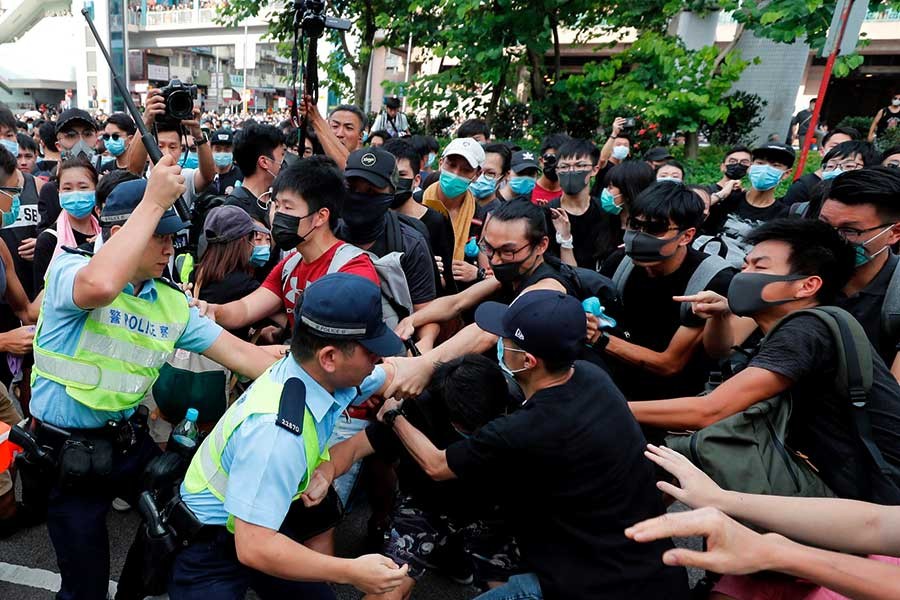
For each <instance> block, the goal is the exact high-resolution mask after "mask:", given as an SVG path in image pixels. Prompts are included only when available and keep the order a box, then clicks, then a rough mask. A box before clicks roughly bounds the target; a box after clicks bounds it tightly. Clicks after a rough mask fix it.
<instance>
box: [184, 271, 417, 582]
mask: <svg viewBox="0 0 900 600" xmlns="http://www.w3.org/2000/svg"><path fill="white" fill-rule="evenodd" d="M402 352H403V343H402V342H401V340H400V338H399V337H397V336H396V335H395V334H394V332H393V331H391V330H390V329H389V328H388V327H387V326H386V325H385V324H384V321H383V318H382V312H381V292H380V290H379V288H378V286H377V285H375V284H374V283H372V282H371V281H369V280H367V279H365V278H364V277H360V276H358V275H352V274H348V273H334V274H331V275H326V276H325V277H322V278H321V279H319V280H318V281H316V282H314V283H313V284H311V285H309V286H308V287H307V288H306V291H305V292H304V294H303V299H302V305H301V306H300V307H299V308H298V309H297V318H296V321H295V327H294V332H293V337H292V340H291V352H290V355H289V356H286V357H285V358H283V359H282V360H280V361H279V362H277V363H275V364H274V365H273V366H272V368H271V369H269V370H268V371H266V372H265V373H263V374H262V375H261V376H260V377H259V378H258V379H257V380H256V381H255V382H254V383H253V385H252V386H251V387H250V389H248V390H247V392H246V393H245V394H244V395H243V396H241V398H239V399H238V400H237V402H235V403H234V404H233V405H232V406H231V407H230V408H229V409H228V411H227V412H226V413H225V415H224V416H223V417H222V418H221V419H220V420H219V422H218V424H217V425H216V427H215V428H214V429H213V431H212V432H211V433H210V434H209V436H208V437H207V438H206V439H205V440H204V442H203V444H202V445H201V446H200V448H199V449H198V451H197V453H196V454H195V455H194V458H193V460H192V461H191V465H190V467H189V468H188V471H187V475H186V477H185V480H184V483H183V484H182V486H181V497H182V499H183V501H184V503H185V504H186V505H187V507H188V508H189V509H190V510H191V511H192V512H193V513H194V515H195V516H196V517H197V519H198V520H199V521H200V522H201V523H203V527H202V528H200V531H199V533H196V534H195V535H194V536H193V539H192V540H191V543H190V545H189V546H188V547H187V548H185V549H183V550H182V551H181V552H180V553H179V554H178V555H177V557H176V558H175V564H174V568H173V573H172V579H171V583H170V586H169V597H170V598H172V600H184V599H193V598H197V599H201V598H202V599H203V600H208V599H209V598H216V599H217V600H219V599H221V600H225V599H231V598H234V599H238V598H243V597H244V595H245V593H246V591H247V589H248V588H250V587H252V588H253V589H254V590H256V592H257V593H259V594H260V595H261V596H262V597H263V598H334V594H333V592H332V591H331V588H330V587H329V586H328V585H327V584H326V583H322V582H336V583H349V584H352V585H354V586H356V587H357V588H359V589H361V590H363V591H365V592H367V593H372V594H381V593H385V592H388V591H390V590H392V589H394V588H396V587H397V586H398V585H399V584H400V583H401V582H402V581H403V579H404V577H405V575H406V572H407V570H408V566H407V565H404V566H403V567H402V568H401V567H398V566H397V564H396V563H394V562H393V561H392V560H390V559H389V558H387V557H384V556H380V555H367V556H362V557H360V558H356V559H352V560H348V559H342V558H335V557H332V556H328V555H326V554H322V553H319V552H316V551H315V550H312V549H311V548H309V547H307V546H305V545H302V542H304V541H305V540H304V538H303V536H299V535H296V534H295V531H296V530H295V529H294V528H291V527H286V525H292V524H293V523H288V522H287V521H286V520H285V519H286V517H287V516H288V515H289V512H291V513H292V512H295V511H296V510H298V509H299V512H302V511H303V510H304V507H303V505H302V504H300V502H298V501H300V500H301V499H302V503H303V504H307V503H311V502H312V501H311V500H310V497H317V496H318V494H315V493H314V489H316V488H315V486H316V485H319V484H321V481H324V479H323V478H322V476H321V475H320V474H318V473H316V471H315V469H316V467H317V466H318V465H319V464H320V463H321V462H323V461H325V460H328V450H327V443H328V439H329V438H330V437H331V433H332V430H333V429H334V425H335V421H336V420H337V419H339V418H341V413H342V412H343V411H344V410H345V409H346V408H347V407H348V406H350V405H351V404H360V403H362V402H364V401H365V400H366V399H367V398H368V397H369V396H371V395H373V394H378V393H380V391H381V390H383V389H384V388H385V387H386V384H387V381H388V379H389V378H390V377H392V376H393V369H392V367H387V366H381V365H379V366H376V365H375V362H376V361H377V360H378V359H379V357H382V356H391V355H396V354H400V353H402ZM311 483H312V486H313V487H310V485H311ZM325 486H327V482H326V483H325ZM304 492H309V494H308V495H306V496H304ZM331 496H332V497H334V496H335V495H334V494H333V493H332V494H331ZM292 504H293V505H292ZM333 524H334V523H320V524H319V525H320V527H319V530H323V529H325V528H328V527H330V526H332V525H333ZM298 537H299V539H298ZM311 582H319V583H311Z"/></svg>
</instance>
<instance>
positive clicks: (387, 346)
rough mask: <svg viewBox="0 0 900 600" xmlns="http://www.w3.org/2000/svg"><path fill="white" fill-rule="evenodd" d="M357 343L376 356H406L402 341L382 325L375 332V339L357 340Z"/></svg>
mask: <svg viewBox="0 0 900 600" xmlns="http://www.w3.org/2000/svg"><path fill="white" fill-rule="evenodd" d="M359 343H360V344H362V345H363V346H364V347H365V348H366V349H367V350H369V351H370V352H373V353H375V354H377V355H378V356H402V355H404V354H406V347H405V346H404V345H403V340H401V339H400V336H398V335H397V334H396V333H394V332H393V331H392V330H391V328H390V327H388V326H387V325H385V324H384V323H382V324H381V326H380V327H379V328H378V331H376V332H375V337H371V338H366V339H364V340H359Z"/></svg>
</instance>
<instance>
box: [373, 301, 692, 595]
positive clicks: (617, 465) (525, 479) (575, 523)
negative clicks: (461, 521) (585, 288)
mask: <svg viewBox="0 0 900 600" xmlns="http://www.w3.org/2000/svg"><path fill="white" fill-rule="evenodd" d="M584 318H585V317H584V309H583V308H582V306H581V303H580V302H579V301H578V300H577V299H576V298H574V297H572V296H569V295H567V294H564V293H562V292H557V291H553V290H534V291H530V292H525V293H524V294H522V295H521V296H519V297H518V298H516V299H515V300H514V301H513V302H512V304H510V305H508V306H507V305H504V304H500V303H497V302H486V303H484V304H482V305H481V306H479V307H478V309H477V310H476V311H475V322H476V323H477V324H478V326H479V327H480V328H481V329H483V330H484V331H488V332H490V333H492V334H494V335H496V336H498V337H499V340H498V342H497V360H498V362H499V363H500V367H501V368H502V369H504V370H505V371H506V372H507V374H510V375H511V376H512V377H514V378H515V380H516V382H518V383H519V384H520V385H521V387H522V390H523V392H524V394H525V398H526V400H525V403H524V404H523V405H522V407H521V408H519V409H518V410H516V411H515V412H514V413H512V414H511V415H509V416H507V417H501V418H498V419H494V420H493V421H491V422H490V423H488V424H487V425H486V426H484V427H482V428H481V429H480V430H478V431H477V432H475V433H474V434H473V435H472V437H471V438H469V439H465V440H461V441H457V442H454V443H452V444H450V445H449V446H447V448H446V449H444V450H440V449H438V448H437V447H435V446H434V444H432V443H431V442H430V441H429V440H428V438H427V437H425V436H424V435H423V434H422V433H421V432H420V431H419V430H418V429H416V428H415V427H414V426H413V425H412V424H411V423H410V421H409V420H408V419H407V418H406V416H405V415H404V414H403V412H402V404H401V403H400V402H398V401H396V400H394V399H388V400H386V401H385V404H384V406H383V407H382V409H381V412H380V413H379V419H380V420H382V422H384V423H386V424H388V425H390V426H391V427H392V428H393V430H394V432H395V433H396V434H397V436H398V437H399V438H400V440H401V441H402V442H403V445H404V446H405V447H406V448H407V450H409V452H410V454H412V456H413V457H414V458H415V459H416V461H417V462H418V463H419V465H420V466H421V467H422V469H423V470H424V471H425V472H426V473H427V474H428V475H429V476H430V477H431V478H432V479H436V480H447V479H453V478H459V479H461V480H463V481H465V480H472V481H478V482H484V483H482V485H485V486H487V487H488V488H494V489H495V490H496V491H498V492H499V491H500V490H502V492H503V493H502V496H501V497H500V503H501V509H502V510H504V511H505V513H506V514H507V515H508V525H509V528H510V533H511V534H512V535H513V536H514V537H515V538H516V540H517V542H518V544H519V549H520V552H521V556H522V560H523V563H524V564H527V565H529V567H530V568H531V569H532V572H530V573H524V574H521V575H516V576H514V577H512V578H510V579H509V582H508V583H507V584H506V585H505V586H502V587H499V588H495V589H494V590H492V591H490V592H488V593H486V594H484V595H483V596H481V598H483V599H484V600H488V599H508V598H513V597H515V598H566V599H567V600H570V599H574V600H588V599H590V600H594V599H596V598H610V599H613V598H614V599H622V600H624V599H626V598H677V599H684V598H687V597H688V596H689V590H688V585H687V575H686V572H685V571H684V569H681V568H671V567H666V566H664V565H663V564H662V562H661V561H660V560H659V556H660V554H661V553H662V552H665V551H666V550H669V549H671V548H672V547H673V545H672V542H671V540H669V539H665V540H661V541H660V542H659V545H658V546H656V547H655V548H653V549H650V550H648V549H647V548H644V547H642V546H641V545H638V544H632V543H630V542H629V541H628V540H627V539H625V538H624V536H622V534H621V532H622V531H623V530H624V528H625V527H628V526H630V523H629V522H628V521H629V519H630V518H631V516H630V515H633V514H634V513H635V512H636V513H639V514H642V515H648V516H657V515H660V514H662V513H664V512H665V508H664V507H663V504H662V500H661V498H660V496H659V494H658V493H657V492H656V486H655V473H654V470H653V467H652V465H648V464H647V461H646V460H645V459H644V458H643V449H644V447H645V446H646V440H645V439H644V435H643V433H642V432H641V429H640V426H638V424H637V422H636V421H635V419H634V417H633V416H632V415H631V413H630V411H629V410H628V405H627V403H626V402H625V398H624V397H623V396H622V393H621V392H620V391H619V390H618V388H616V386H615V384H614V383H613V381H612V380H611V379H610V377H609V375H608V374H607V373H606V372H605V371H604V370H602V369H601V368H600V367H598V366H596V365H594V364H592V363H588V362H584V361H579V360H576V358H577V356H578V353H579V351H580V349H581V347H582V346H583V345H584V343H585V325H584ZM536 482H539V483H536ZM536 485H537V487H538V488H539V489H540V493H539V494H535V493H533V491H534V489H536V487H535V486H536ZM529 490H530V491H529ZM609 490H616V493H615V494H610V493H609ZM490 492H491V489H487V490H486V493H490ZM572 506H579V507H582V508H581V509H579V510H572V509H571V507H572ZM601 555H602V556H604V557H606V559H605V560H603V561H601V562H598V561H597V560H596V557H597V556H601ZM516 594H519V595H516Z"/></svg>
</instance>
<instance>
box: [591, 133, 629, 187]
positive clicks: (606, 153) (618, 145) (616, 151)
mask: <svg viewBox="0 0 900 600" xmlns="http://www.w3.org/2000/svg"><path fill="white" fill-rule="evenodd" d="M633 128H634V118H633V117H629V118H627V119H626V118H625V117H616V118H615V120H614V121H613V124H612V129H610V132H609V137H608V138H607V139H606V143H605V144H603V148H601V149H600V170H599V171H598V172H597V177H596V179H595V181H597V182H603V181H604V180H605V179H606V173H607V172H609V170H610V169H612V168H613V167H614V166H616V165H618V164H620V163H621V162H622V161H624V160H625V159H626V158H628V155H629V154H631V138H630V137H628V134H629V133H630V132H631V130H632V129H633ZM592 191H596V190H592ZM592 195H595V196H596V195H597V194H592Z"/></svg>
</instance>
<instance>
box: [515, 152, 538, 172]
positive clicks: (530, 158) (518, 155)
mask: <svg viewBox="0 0 900 600" xmlns="http://www.w3.org/2000/svg"><path fill="white" fill-rule="evenodd" d="M509 168H510V169H511V170H512V172H513V173H521V172H522V171H527V170H528V169H538V170H540V169H541V165H539V164H538V162H537V157H536V156H535V154H534V152H531V151H530V150H519V151H518V152H513V155H512V158H511V159H510V161H509Z"/></svg>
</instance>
